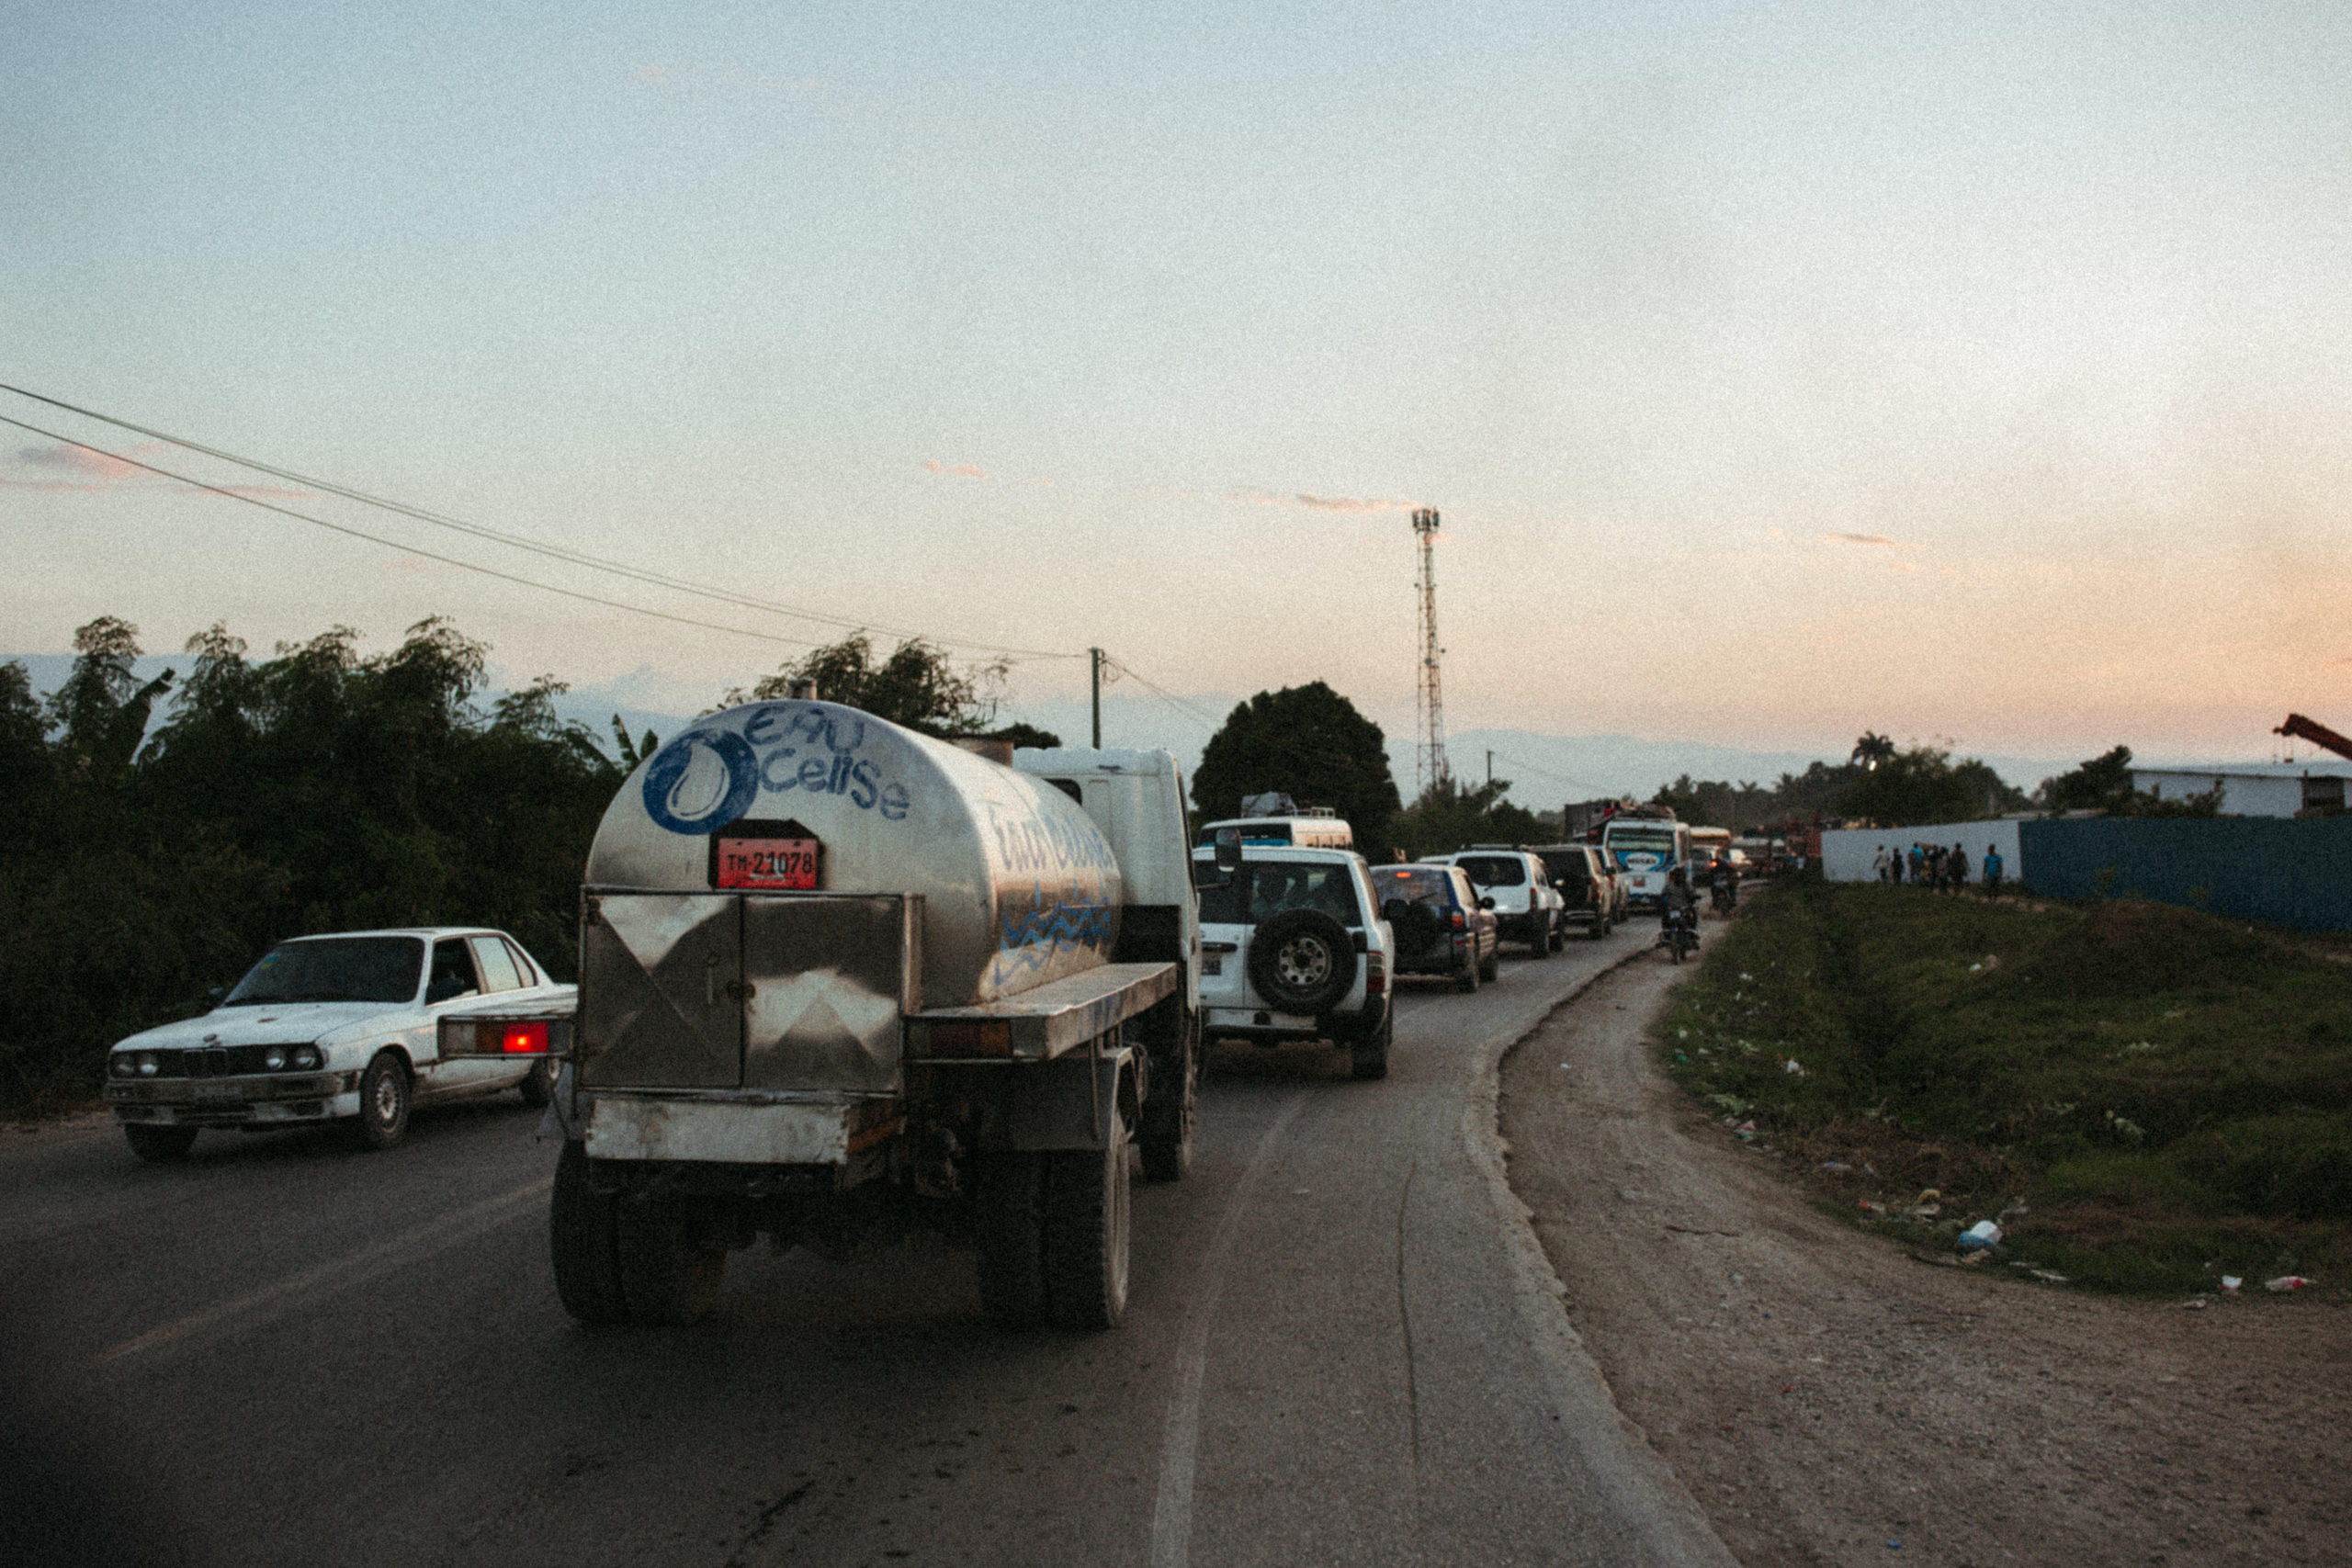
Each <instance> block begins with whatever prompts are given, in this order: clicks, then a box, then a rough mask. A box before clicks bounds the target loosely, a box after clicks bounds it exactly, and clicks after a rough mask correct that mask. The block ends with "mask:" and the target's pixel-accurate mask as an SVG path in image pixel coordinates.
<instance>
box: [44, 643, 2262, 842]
mask: <svg viewBox="0 0 2352 1568" xmlns="http://www.w3.org/2000/svg"><path fill="white" fill-rule="evenodd" d="M7 659H15V660H17V661H18V662H20V663H22V664H23V665H24V666H25V668H26V671H27V672H28V674H30V675H31V677H32V683H33V689H34V690H35V691H37V692H40V693H42V694H47V693H49V692H52V691H54V690H56V689H57V687H58V685H59V684H60V683H62V682H63V681H64V679H65V677H66V676H67V675H68V674H69V673H71V672H72V671H73V668H74V660H73V656H72V655H70V654H62V653H29V654H9V655H0V661H5V660H7ZM187 663H188V660H187V658H186V657H185V656H181V657H178V658H161V657H151V658H147V659H141V660H139V662H138V666H137V669H138V673H139V676H140V678H141V680H147V679H152V678H153V676H155V675H157V674H159V673H161V672H162V671H164V670H165V669H167V668H169V669H176V670H179V671H183V672H185V671H186V670H187ZM501 694H502V692H501V691H495V690H494V691H489V692H484V693H482V694H480V696H479V697H478V698H477V700H478V701H479V702H480V703H481V705H483V706H484V707H487V706H488V705H490V704H491V703H492V702H494V701H496V700H497V698H498V697H499V696H500V695H501ZM1235 700H1236V699H1234V698H1232V697H1229V696H1215V695H1212V696H1186V697H1183V698H1181V699H1175V700H1171V699H1169V698H1165V697H1161V696H1159V695H1156V694H1152V693H1149V692H1144V691H1138V690H1136V689H1135V688H1134V687H1132V686H1130V685H1126V684H1124V683H1123V684H1121V685H1119V686H1115V687H1114V688H1113V689H1112V690H1110V691H1108V692H1105V693H1104V694H1103V742H1104V744H1106V745H1110V746H1136V747H1143V748H1147V749H1151V748H1165V749H1166V750H1170V751H1173V752H1174V753H1176V757H1177V760H1178V761H1180V762H1182V764H1183V767H1184V771H1185V773H1186V774H1187V776H1189V775H1190V774H1191V773H1193V772H1194V771H1195V770H1196V769H1197V768H1198V767H1199V765H1200V761H1201V748H1202V747H1204V746H1205V745H1206V744H1208V739H1209V737H1210V736H1211V735H1212V734H1214V733H1216V727H1217V726H1218V725H1220V724H1222V723H1224V722H1225V716H1226V715H1227V714H1228V713H1230V712H1232V711H1233V705H1234V702H1235ZM716 701H718V692H717V690H716V689H712V690H710V691H708V692H707V693H706V692H705V691H704V690H703V688H702V686H701V685H700V684H699V683H697V682H684V681H677V680H673V679H671V678H669V677H666V676H663V675H661V674H659V673H657V672H656V671H653V670H652V669H650V667H647V668H640V669H638V670H635V671H631V672H630V673H628V674H627V675H623V676H620V677H618V678H616V679H615V680H611V681H605V682H597V683H595V684H594V685H587V686H582V687H580V688H578V689H577V690H574V691H571V692H567V693H566V694H563V695H562V696H560V697H559V698H557V699H556V704H555V707H556V713H557V714H558V716H560V717H562V718H565V719H568V720H571V721H574V722H577V723H580V724H583V725H585V726H587V727H588V729H589V730H590V732H591V733H593V734H594V736H595V737H596V739H597V740H598V741H599V742H601V743H603V744H604V745H605V748H606V749H607V750H610V748H611V744H612V720H613V715H615V714H616V713H617V714H619V715H620V716H621V717H622V718H623V719H624V720H626V721H627V723H628V727H629V733H630V734H631V735H634V736H642V735H643V734H644V733H645V731H646V730H648V729H651V730H653V731H654V733H656V734H657V735H659V736H661V737H662V739H665V740H666V739H669V738H670V737H671V736H673V735H675V734H676V733H677V732H678V731H679V730H680V729H681V728H684V726H686V725H687V724H690V723H692V722H693V718H694V715H695V713H696V712H698V711H700V709H701V708H702V707H703V706H705V705H707V704H710V703H713V702H716ZM163 716H164V715H163V713H162V712H161V711H159V712H158V714H157V719H158V720H159V721H160V720H161V719H162V717H163ZM998 716H999V717H1000V718H1001V719H1002V720H1003V721H1004V722H1006V723H1011V722H1012V721H1014V720H1016V719H1018V720H1021V721H1023V722H1025V723H1029V724H1034V725H1036V726H1038V727H1039V728H1044V729H1049V730H1052V731H1053V732H1054V733H1056V734H1057V735H1059V736H1060V737H1061V738H1062V739H1063V740H1064V741H1066V742H1067V743H1069V744H1070V745H1072V746H1083V745H1085V744H1086V743H1087V739H1088V735H1089V731H1090V729H1091V714H1090V712H1089V709H1088V705H1087V703H1086V702H1085V700H1084V699H1082V698H1057V699H1051V700H1047V701H1043V702H1030V703H1007V704H1005V705H1004V706H1003V708H1002V709H1001V711H1000V713H999V715H998ZM1488 750H1492V751H1493V752H1494V754H1495V770H1494V771H1495V776H1496V777H1497V778H1502V779H1509V780H1510V782H1511V792H1510V793H1511V798H1512V799H1513V800H1515V801H1517V802H1519V803H1520V804H1521V805H1522V806H1525V807H1529V808H1531V809H1533V810H1555V809H1557V808H1558V807H1560V806H1562V805H1564V804H1566V803H1567V802H1570V801H1582V800H1596V799H1602V798H1607V797H1610V796H1614V795H1634V796H1636V797H1637V798H1643V799H1646V798H1647V797H1648V796H1650V795H1655V794H1657V791H1658V789H1659V787H1660V786H1661V785H1663V784H1670V783H1672V782H1673V781H1674V780H1675V779H1676V778H1678V777H1679V776H1680V775H1681V774H1684V773H1688V774H1690V775H1691V777H1692V778H1693V779H1724V780H1728V781H1730V782H1732V783H1734V784H1737V783H1741V782H1746V781H1752V782H1754V783H1756V784H1771V783H1772V782H1773V781H1775V780H1776V779H1778V778H1779V777H1780V776H1781V774H1782V773H1803V772H1804V770H1805V768H1806V766H1807V764H1809V763H1811V762H1814V761H1826V762H1841V761H1845V759H1846V752H1845V750H1844V749H1843V748H1842V747H1841V748H1838V750H1835V751H1834V752H1808V751H1751V750H1745V749H1743V748H1741V747H1736V746H1723V745H1717V744H1715V743H1713V742H1712V741H1705V740H1645V739H1641V738H1640V737H1638V736H1633V735H1539V734H1536V733H1534V732H1533V731H1532V730H1525V729H1473V730H1468V731H1465V732H1464V733H1463V734H1460V735H1456V736H1454V737H1453V738H1452V739H1450V740H1449V741H1448V743H1447V746H1446V755H1447V758H1448V760H1449V761H1451V762H1452V763H1453V771H1454V774H1455V776H1456V777H1458V778H1461V779H1464V780H1468V781H1471V782H1474V783H1475V782H1477V781H1480V780H1483V779H1484V778H1485V777H1486V776H1487V751H1488ZM1962 750H1963V753H1965V754H1970V755H1973V754H1974V753H1967V752H1966V749H1965V748H1963V749H1962ZM2097 750H2105V748H2104V747H2097V748H2092V749H2090V750H2086V751H2085V753H2084V755H2085V756H2088V755H2091V754H2092V753H2093V752H2094V751H2097ZM1413 751H1414V747H1413V738H1412V736H1411V734H1410V733H1409V732H1408V733H1405V734H1402V735H1398V734H1394V733H1392V734H1391V735H1390V736H1389V739H1388V765H1389V769H1390V771H1391V772H1392V773H1395V774H1396V777H1397V793H1398V794H1400V795H1404V796H1405V797H1406V798H1407V799H1408V800H1410V799H1411V798H1412V796H1413V793H1414V790H1413ZM1982 760H1983V761H1985V762H1986V763H1987V764H1989V765H1990V766H1991V767H1992V769H1993V771H1994V772H1995V773H1999V774H2000V775H2001V777H2002V778H2003V779H2005V780H2006V781H2007V782H2008V783H2010V784H2015V785H2017V786H2018V788H2019V789H2024V790H2030V789H2032V788H2033V787H2034V785H2036V784H2040V783H2041V781H2042V780H2043V779H2046V778H2049V777H2051V776H2052V775H2053V774H2056V773H2064V772H2065V771H2066V770H2067V769H2069V768H2072V767H2074V766H2075V765H2076V764H2077V763H2079V762H2080V761H2082V760H2083V759H2082V757H2063V758H2051V757H2009V756H2001V757H1993V756H1987V757H1984V758H1983V759H1982ZM2135 760H2136V761H2140V762H2141V763H2142V764H2143V765H2145V766H2150V767H2189V768H2197V767H2211V766H2214V765H2217V764H2216V763H2215V762H2214V760H2213V759H2211V758H2188V757H2177V756H2165V755H2161V754H2156V753H2151V754H2149V755H2147V756H2145V757H2141V758H2137V759H2135ZM2246 760H2247V761H2258V760H2259V759H2246Z"/></svg>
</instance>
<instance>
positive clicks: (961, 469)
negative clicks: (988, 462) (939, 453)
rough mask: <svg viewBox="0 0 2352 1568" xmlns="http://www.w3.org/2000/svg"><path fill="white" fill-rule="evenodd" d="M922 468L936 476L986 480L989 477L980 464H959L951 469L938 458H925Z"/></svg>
mask: <svg viewBox="0 0 2352 1568" xmlns="http://www.w3.org/2000/svg"><path fill="white" fill-rule="evenodd" d="M922 466H923V467H924V468H928V469H930V470H931V471H932V472H933V473H934V474H954V475H955V476H956V478H957V479H986V478H988V477H989V476H988V472H987V470H985V469H983V468H981V467H980V466H979V465H978V463H957V464H956V465H954V466H953V467H950V466H949V465H948V464H945V463H943V462H941V461H940V460H939V459H938V458H936V457H925V458H924V459H923V460H922Z"/></svg>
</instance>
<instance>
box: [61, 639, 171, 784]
mask: <svg viewBox="0 0 2352 1568" xmlns="http://www.w3.org/2000/svg"><path fill="white" fill-rule="evenodd" d="M74 655H75V657H74V672H73V673H72V674H71V675H69V676H67V677H66V679H65V684H63V685H62V686H60V687H59V688H58V689H57V694H56V695H55V696H53V697H51V699H50V702H49V715H50V718H51V721H52V722H53V723H54V724H55V725H56V726H57V727H58V728H61V729H62V730H63V731H64V735H63V738H62V739H63V744H64V750H65V761H66V762H67V764H68V766H70V767H74V768H76V769H79V770H81V771H82V772H84V773H87V774H88V775H89V776H90V777H91V778H92V779H93V780H94V781H96V782H101V783H110V784H119V783H121V782H122V781H123V780H125V779H126V778H128V777H129V776H130V761H131V758H132V757H133V756H135V755H136V754H137V753H138V750H139V743H140V741H141V739H144V738H145V737H146V734H147V720H148V718H149V717H150V716H152V715H153V712H154V708H155V702H156V699H157V698H159V697H161V696H162V695H163V694H164V693H165V692H167V691H169V690H170V689H171V685H172V672H171V671H168V670H166V671H164V672H163V673H162V674H161V675H159V676H157V677H156V678H155V679H154V680H153V681H150V682H147V683H146V684H145V685H143V686H142V685H141V684H140V683H139V677H138V676H136V675H134V674H133V673H131V665H132V663H133V662H134V661H135V660H137V659H138V658H139V628H138V627H137V626H132V625H130V623H129V622H128V621H122V620H118V619H116V618H115V617H114V616H112V615H100V616H99V617H98V618H97V619H96V620H95V621H92V622H90V623H89V624H88V625H86V626H81V627H78V628H77V629H76V630H75V631H74Z"/></svg>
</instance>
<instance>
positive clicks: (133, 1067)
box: [107, 1051, 139, 1078]
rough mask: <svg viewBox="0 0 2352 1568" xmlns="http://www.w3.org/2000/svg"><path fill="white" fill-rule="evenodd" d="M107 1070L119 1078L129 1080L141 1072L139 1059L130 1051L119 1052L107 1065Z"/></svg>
mask: <svg viewBox="0 0 2352 1568" xmlns="http://www.w3.org/2000/svg"><path fill="white" fill-rule="evenodd" d="M107 1071H108V1072H111V1073H112V1074H114V1076H115V1077H119V1078H127V1077H132V1076H134V1075H136V1074H137V1073H138V1071H139V1061H138V1058H137V1057H135V1056H133V1055H131V1054H130V1052H128V1051H117V1052H116V1053H115V1054H114V1055H113V1056H112V1057H111V1058H110V1059H109V1060H108V1061H107Z"/></svg>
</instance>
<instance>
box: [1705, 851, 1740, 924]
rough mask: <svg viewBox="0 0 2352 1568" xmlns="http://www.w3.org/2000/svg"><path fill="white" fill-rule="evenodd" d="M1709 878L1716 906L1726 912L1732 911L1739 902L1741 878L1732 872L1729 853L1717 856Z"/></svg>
mask: <svg viewBox="0 0 2352 1568" xmlns="http://www.w3.org/2000/svg"><path fill="white" fill-rule="evenodd" d="M1708 880H1709V882H1711V883H1712V884H1713V888H1714V902H1715V908H1718V909H1721V910H1723V911H1724V913H1726V914H1728V913H1730V911H1731V908H1732V906H1733V905H1735V904H1736V903H1738V902H1739V879H1738V878H1737V877H1736V876H1734V875H1733V874H1732V870H1731V857H1730V856H1729V855H1717V856H1716V857H1715V863H1714V867H1713V870H1712V871H1710V872H1709V873H1708Z"/></svg>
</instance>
